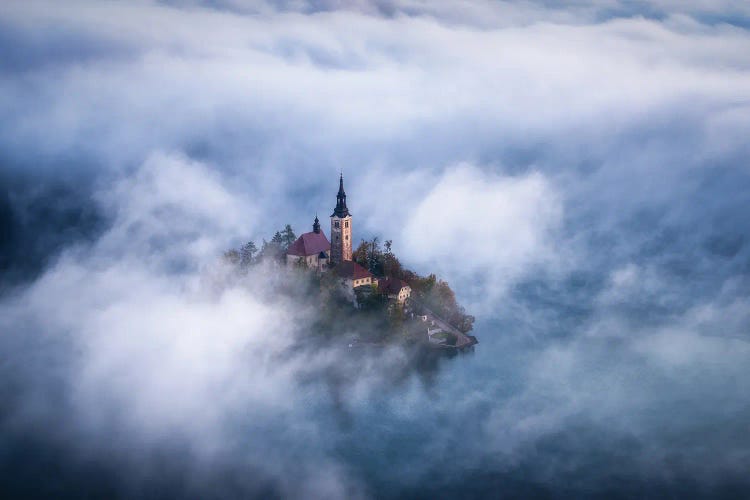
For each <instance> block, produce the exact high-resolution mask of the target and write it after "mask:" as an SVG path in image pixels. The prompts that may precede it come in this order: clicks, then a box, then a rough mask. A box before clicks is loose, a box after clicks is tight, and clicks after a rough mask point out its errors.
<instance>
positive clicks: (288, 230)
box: [281, 224, 297, 252]
mask: <svg viewBox="0 0 750 500" xmlns="http://www.w3.org/2000/svg"><path fill="white" fill-rule="evenodd" d="M296 239H297V236H295V234H294V231H293V230H292V226H291V225H289V224H287V225H286V226H285V227H284V230H283V231H281V247H282V248H283V249H284V251H285V252H286V251H287V250H288V249H289V247H290V246H291V245H292V243H294V241H295V240H296Z"/></svg>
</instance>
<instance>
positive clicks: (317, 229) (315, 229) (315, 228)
mask: <svg viewBox="0 0 750 500" xmlns="http://www.w3.org/2000/svg"><path fill="white" fill-rule="evenodd" d="M319 232H320V221H319V220H318V214H315V222H313V233H319Z"/></svg>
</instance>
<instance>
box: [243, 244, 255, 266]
mask: <svg viewBox="0 0 750 500" xmlns="http://www.w3.org/2000/svg"><path fill="white" fill-rule="evenodd" d="M257 251H258V247H256V246H255V242H253V241H248V242H247V243H245V244H244V245H243V246H242V248H241V249H240V259H241V260H240V263H241V264H242V265H243V266H249V265H250V264H251V263H252V262H253V257H254V256H255V253H256V252H257Z"/></svg>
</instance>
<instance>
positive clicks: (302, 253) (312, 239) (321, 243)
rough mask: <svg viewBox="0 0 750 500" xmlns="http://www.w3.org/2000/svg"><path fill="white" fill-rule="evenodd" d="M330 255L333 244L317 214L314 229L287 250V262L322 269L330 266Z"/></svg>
mask: <svg viewBox="0 0 750 500" xmlns="http://www.w3.org/2000/svg"><path fill="white" fill-rule="evenodd" d="M330 255H331V244H330V243H329V242H328V238H326V235H325V234H324V233H323V231H321V230H320V222H319V221H318V217H317V216H315V222H313V230H312V231H311V232H309V233H305V234H303V235H301V236H300V237H299V238H297V240H296V241H295V242H294V243H292V244H291V245H290V246H289V249H288V250H287V252H286V262H287V264H288V265H305V266H307V267H309V268H313V269H318V270H321V271H322V270H323V269H324V268H325V267H327V266H328V262H329V261H330Z"/></svg>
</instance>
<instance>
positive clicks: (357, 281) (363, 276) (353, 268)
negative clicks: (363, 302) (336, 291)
mask: <svg viewBox="0 0 750 500" xmlns="http://www.w3.org/2000/svg"><path fill="white" fill-rule="evenodd" d="M334 272H335V273H336V275H337V276H338V277H339V278H341V279H342V281H343V282H344V283H343V284H344V285H345V286H346V287H347V288H357V287H358V286H366V285H373V284H375V283H377V279H376V278H375V277H374V276H373V275H372V273H370V271H368V270H367V269H365V268H364V267H362V266H360V265H359V264H357V263H356V262H354V261H352V260H346V261H344V262H341V263H340V264H338V265H337V266H336V267H335V268H334Z"/></svg>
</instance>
